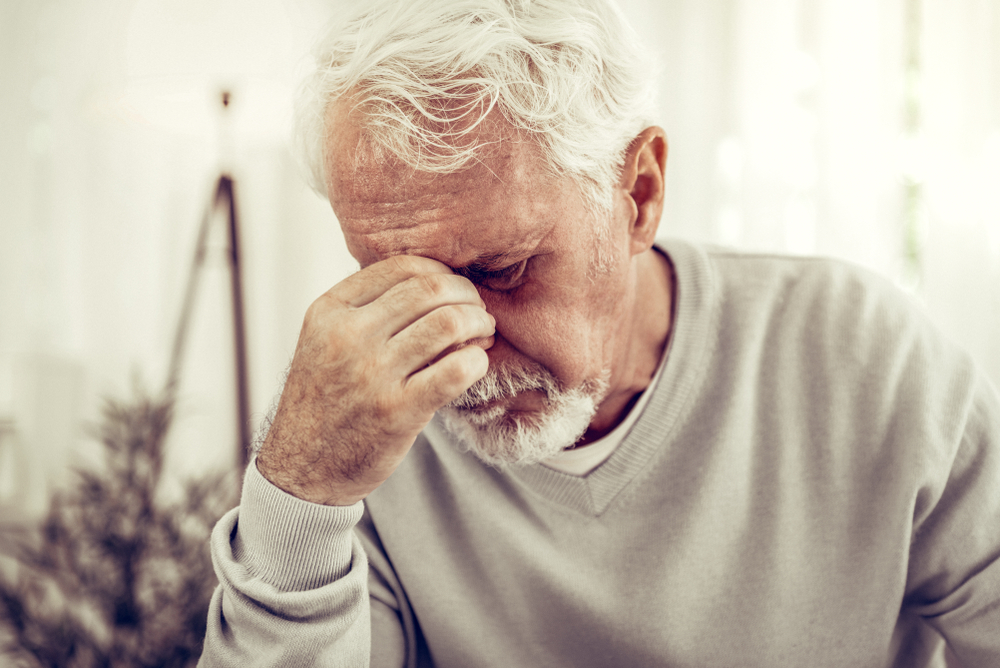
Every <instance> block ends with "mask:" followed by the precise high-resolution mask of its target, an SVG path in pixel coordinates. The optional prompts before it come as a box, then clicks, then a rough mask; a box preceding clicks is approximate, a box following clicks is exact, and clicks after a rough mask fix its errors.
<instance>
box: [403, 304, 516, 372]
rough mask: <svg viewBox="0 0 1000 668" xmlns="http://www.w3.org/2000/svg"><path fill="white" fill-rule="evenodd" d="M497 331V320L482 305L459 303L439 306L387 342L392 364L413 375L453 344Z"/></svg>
mask: <svg viewBox="0 0 1000 668" xmlns="http://www.w3.org/2000/svg"><path fill="white" fill-rule="evenodd" d="M495 333H496V320H494V319H493V316H491V315H490V314H489V313H487V312H486V311H485V310H483V309H482V308H481V307H479V306H470V305H468V304H455V305H450V306H443V307H441V308H438V309H435V310H433V311H431V312H430V313H428V314H427V315H425V316H424V317H422V318H420V319H419V320H417V321H416V322H414V323H413V324H411V325H410V326H408V327H407V328H405V329H404V330H402V331H401V332H399V333H398V334H396V335H395V336H393V337H392V338H391V339H389V341H388V343H387V344H386V348H387V352H388V353H389V354H390V355H392V356H393V358H394V362H392V363H391V364H392V365H393V366H394V367H395V368H397V369H398V370H400V371H401V372H402V373H404V374H406V375H409V374H411V373H413V372H414V371H418V370H420V369H421V368H423V367H425V366H427V365H428V364H430V363H431V362H433V361H434V359H435V358H437V357H438V356H439V355H441V353H443V352H444V351H445V350H447V349H448V348H451V347H455V346H457V345H459V344H462V343H465V342H466V341H469V340H472V339H486V338H488V337H492V336H493V335H494V334H495Z"/></svg>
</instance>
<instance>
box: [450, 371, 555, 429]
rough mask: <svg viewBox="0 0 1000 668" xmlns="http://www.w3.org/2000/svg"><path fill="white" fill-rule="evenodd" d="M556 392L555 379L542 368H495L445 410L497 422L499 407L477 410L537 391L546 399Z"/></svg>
mask: <svg viewBox="0 0 1000 668" xmlns="http://www.w3.org/2000/svg"><path fill="white" fill-rule="evenodd" d="M559 389H560V388H559V383H558V382H557V381H556V379H555V376H553V375H552V374H551V373H550V372H549V371H548V369H546V368H545V367H543V366H542V365H541V364H535V363H532V364H529V365H526V366H518V367H511V366H498V367H496V368H491V369H490V370H489V371H487V372H486V375H485V376H483V377H482V378H480V379H479V380H477V381H476V382H475V383H473V384H472V386H471V387H469V389H467V390H466V391H465V392H463V393H462V394H461V395H459V396H458V397H457V398H456V399H455V400H453V401H452V402H451V403H449V404H448V406H449V407H451V408H456V409H459V410H466V411H476V412H477V413H478V414H481V416H482V417H483V418H485V417H486V416H487V415H492V417H493V418H496V417H499V416H500V415H501V414H502V413H503V411H504V409H503V408H502V407H500V406H494V407H492V408H488V409H485V410H477V409H483V408H484V407H485V406H486V405H487V404H490V403H492V402H494V401H497V400H499V399H509V398H512V397H515V396H517V395H518V394H521V393H522V392H528V391H533V390H539V391H541V392H544V393H545V396H546V397H551V396H552V395H553V394H556V393H558V392H559ZM494 414H495V415H494Z"/></svg>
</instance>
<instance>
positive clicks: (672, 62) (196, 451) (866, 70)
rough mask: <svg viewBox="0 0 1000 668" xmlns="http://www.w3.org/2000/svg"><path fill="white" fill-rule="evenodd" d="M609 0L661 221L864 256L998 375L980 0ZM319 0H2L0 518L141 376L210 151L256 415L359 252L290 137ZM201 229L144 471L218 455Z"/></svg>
mask: <svg viewBox="0 0 1000 668" xmlns="http://www.w3.org/2000/svg"><path fill="white" fill-rule="evenodd" d="M622 4H623V7H624V9H625V11H626V13H627V14H628V15H629V16H630V17H631V19H632V21H633V24H634V25H635V27H636V28H637V30H638V31H639V32H640V34H641V36H642V37H643V38H644V39H645V40H646V41H647V43H648V45H649V47H650V48H652V49H654V50H655V51H656V52H657V53H658V54H659V56H660V58H659V61H660V63H661V65H662V69H661V71H660V79H661V91H660V99H661V102H660V110H661V118H660V121H661V124H662V125H663V127H664V128H666V130H667V134H668V136H669V138H670V157H669V162H668V189H669V194H668V201H667V208H666V214H665V219H664V221H663V223H662V225H661V234H662V235H663V236H680V237H684V238H688V239H693V240H700V241H711V242H715V243H720V244H725V245H730V246H736V247H740V248H746V249H753V250H764V251H776V252H787V253H796V254H810V255H812V254H819V255H828V256H836V257H840V258H844V259H847V260H849V261H852V262H855V263H859V264H862V265H865V266H867V267H869V268H871V269H873V270H875V271H877V272H879V273H881V274H883V275H885V276H887V277H889V278H890V279H891V280H893V281H895V282H896V283H897V284H898V285H900V287H902V288H903V289H904V290H906V291H907V292H909V293H910V294H911V295H912V296H913V298H914V299H915V300H917V301H918V302H919V303H921V304H922V306H923V308H925V309H926V311H927V312H928V313H929V315H930V317H931V318H932V319H933V320H934V321H935V322H936V323H937V324H938V325H939V326H940V328H941V329H943V330H944V331H945V332H946V334H947V335H949V336H950V337H951V338H953V339H954V340H956V341H958V342H959V343H960V344H961V345H963V346H964V347H966V348H967V349H968V350H969V351H970V352H971V353H972V354H973V356H974V357H976V359H977V360H978V362H979V363H980V364H981V365H982V366H983V367H984V368H985V369H986V371H987V372H988V373H989V374H990V375H991V376H992V378H993V379H994V382H996V383H1000V343H998V342H1000V3H998V2H997V1H996V0H623V2H622ZM334 11H336V4H335V3H332V2H326V1H321V0H283V1H282V2H275V1H274V0H268V1H265V0H0V83H2V85H0V515H5V516H6V517H11V516H15V515H16V516H25V517H30V516H32V515H36V514H38V513H41V512H42V511H43V510H44V508H45V506H46V503H47V498H48V494H49V490H50V489H51V486H53V485H58V484H60V482H61V481H64V480H65V478H66V475H67V474H66V471H67V465H69V464H75V463H79V462H81V461H87V458H88V457H89V456H91V455H92V450H93V445H92V440H93V439H92V437H91V436H90V435H88V431H87V425H88V424H92V423H93V422H94V420H96V419H97V416H98V408H99V405H100V398H101V397H102V396H105V395H108V394H112V395H122V394H127V393H128V392H129V390H130V387H131V385H132V379H133V377H134V376H136V375H138V376H139V377H141V378H142V380H143V382H144V383H145V385H146V386H147V387H149V388H150V389H154V390H155V389H158V388H159V387H161V386H162V384H163V383H164V381H165V378H166V375H167V373H168V363H169V357H170V350H171V346H172V344H173V336H174V329H175V327H176V323H177V319H178V317H179V313H180V310H181V305H182V301H183V294H184V286H185V281H186V280H187V275H188V271H189V268H190V265H191V260H192V255H193V253H194V248H195V243H196V237H197V231H198V224H199V220H200V218H201V216H202V213H203V211H204V209H205V207H206V204H207V203H208V201H209V199H210V197H211V196H212V192H213V190H212V189H213V188H214V184H215V180H216V178H217V176H218V175H219V173H220V169H223V168H224V169H227V170H229V171H230V172H231V173H232V174H233V176H234V178H235V180H236V197H237V205H238V209H239V214H240V222H241V226H242V227H241V235H242V238H241V243H242V250H243V281H244V290H245V299H246V320H247V330H246V334H247V345H248V360H249V369H248V377H249V388H250V394H249V405H250V415H251V419H252V421H253V423H254V425H256V423H257V422H258V421H259V420H260V418H261V417H262V416H263V414H264V413H265V411H266V410H267V408H268V406H269V404H270V403H271V401H272V398H273V396H274V394H275V392H276V391H277V389H278V385H279V383H280V381H281V377H282V374H283V371H284V369H285V367H286V366H287V363H288V361H289V360H290V357H291V354H292V352H293V350H294V346H295V342H296V337H297V334H298V329H299V326H300V324H301V319H302V316H303V314H304V311H305V309H306V307H307V306H308V305H309V303H310V302H311V301H312V300H313V299H315V298H316V297H317V296H318V295H320V294H321V293H322V292H324V291H325V290H326V289H328V288H329V287H330V286H332V285H333V284H334V283H336V282H337V281H339V280H340V279H341V278H343V277H344V276H346V275H347V274H349V273H351V272H353V271H354V270H355V269H356V268H357V265H356V264H355V262H354V261H353V260H352V259H351V258H350V256H349V255H348V254H347V252H346V250H345V249H344V247H343V241H342V238H341V236H340V232H339V229H338V227H337V223H336V220H335V219H334V217H333V214H332V212H331V211H330V209H329V205H328V204H327V203H326V202H325V201H323V200H322V199H321V198H319V197H318V196H317V195H315V194H314V193H313V192H311V191H310V190H309V189H308V188H307V187H306V186H305V185H304V184H303V181H302V179H301V177H300V175H299V172H298V170H297V167H296V165H295V162H294V160H293V158H292V155H291V153H290V150H289V142H288V129H289V125H290V120H291V99H292V95H293V91H294V87H295V84H296V82H297V80H298V78H299V77H300V76H301V74H302V73H303V71H304V67H305V64H306V62H305V60H304V58H303V55H304V53H305V52H306V51H307V49H308V46H309V45H310V43H311V41H312V39H313V37H314V35H315V33H316V31H317V30H318V29H319V27H320V26H321V25H322V23H323V22H324V21H325V20H327V19H328V18H329V17H330V16H331V15H332V13H333V12H334ZM223 88H226V89H228V90H231V91H232V103H231V105H230V112H229V116H230V123H229V130H228V132H221V131H220V126H221V121H220V116H221V114H220V108H221V105H220V104H219V92H220V90H221V89H223ZM217 222H219V223H221V221H217ZM225 249H226V238H225V226H224V225H222V224H216V225H214V226H213V228H212V233H211V234H210V236H209V239H208V254H207V256H206V265H205V271H204V273H203V275H202V282H201V284H200V288H199V292H198V294H197V300H196V302H195V303H194V308H193V312H192V319H191V330H190V339H189V343H188V348H187V353H186V357H185V360H184V367H183V370H182V376H181V384H180V387H179V393H178V405H177V417H176V420H175V422H174V425H173V427H172V430H171V431H170V433H169V437H168V441H167V450H166V461H165V463H164V467H165V471H166V474H167V477H168V479H180V478H182V477H185V476H190V475H194V474H201V473H203V472H206V471H212V470H219V469H225V468H230V467H233V466H235V465H236V462H237V461H238V458H237V432H236V428H235V425H236V419H235V412H234V411H235V400H234V391H235V381H234V377H235V374H234V363H233V351H232V334H231V331H232V315H231V306H230V301H229V300H230V293H229V289H230V288H229V275H228V273H227V272H228V269H227V260H226V256H225ZM88 453H90V454H88ZM176 489H178V490H179V489H180V487H179V486H178V487H177V488H176Z"/></svg>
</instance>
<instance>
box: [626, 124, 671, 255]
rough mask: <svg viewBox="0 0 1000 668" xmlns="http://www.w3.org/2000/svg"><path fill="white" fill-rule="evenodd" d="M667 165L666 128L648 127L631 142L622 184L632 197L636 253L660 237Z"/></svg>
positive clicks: (633, 250) (633, 235)
mask: <svg viewBox="0 0 1000 668" xmlns="http://www.w3.org/2000/svg"><path fill="white" fill-rule="evenodd" d="M666 166H667V135H666V133H665V132H664V131H663V128H660V127H657V126H651V127H648V128H646V129H645V130H643V131H642V132H641V133H639V136H638V137H636V138H635V140H633V142H632V144H631V146H629V150H628V153H627V154H626V156H625V165H624V169H623V170H622V183H621V186H622V189H623V190H624V191H625V192H626V193H627V195H628V199H629V200H630V201H629V204H630V209H631V220H630V225H629V234H630V236H631V251H632V254H633V255H637V254H639V253H642V252H644V251H646V250H648V249H649V248H650V247H652V245H653V241H654V240H655V239H656V230H657V228H658V227H659V225H660V216H661V215H662V213H663V199H664V176H665V174H666Z"/></svg>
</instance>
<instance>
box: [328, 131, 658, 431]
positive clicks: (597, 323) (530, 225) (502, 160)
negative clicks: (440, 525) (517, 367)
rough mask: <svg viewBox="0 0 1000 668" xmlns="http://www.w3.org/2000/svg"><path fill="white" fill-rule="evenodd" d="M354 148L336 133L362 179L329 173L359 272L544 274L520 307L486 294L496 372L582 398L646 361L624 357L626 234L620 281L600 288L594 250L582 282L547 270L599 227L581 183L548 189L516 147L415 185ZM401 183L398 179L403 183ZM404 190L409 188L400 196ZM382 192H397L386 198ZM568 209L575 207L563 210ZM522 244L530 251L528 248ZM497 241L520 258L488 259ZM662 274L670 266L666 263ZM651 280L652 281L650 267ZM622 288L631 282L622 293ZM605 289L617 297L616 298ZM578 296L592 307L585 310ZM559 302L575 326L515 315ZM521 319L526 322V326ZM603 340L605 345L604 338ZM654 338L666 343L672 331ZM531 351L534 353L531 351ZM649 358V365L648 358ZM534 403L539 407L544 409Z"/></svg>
mask: <svg viewBox="0 0 1000 668" xmlns="http://www.w3.org/2000/svg"><path fill="white" fill-rule="evenodd" d="M341 120H342V121H343V120H344V119H341ZM333 127H334V128H338V129H340V130H343V129H345V128H349V127H350V125H349V123H342V124H340V125H339V126H338V125H336V124H334V125H333ZM353 132H356V133H357V132H359V129H358V128H357V127H356V126H355V129H354V130H353ZM349 136H350V131H349V132H348V133H347V135H346V136H345V135H344V134H343V133H341V136H340V137H339V138H338V139H336V140H335V141H337V142H338V146H339V149H340V151H341V152H340V155H341V156H343V155H344V152H346V153H347V155H348V156H349V157H348V158H347V159H342V160H341V161H340V162H339V164H340V165H345V164H346V165H354V166H355V167H356V169H354V170H352V169H348V170H343V169H340V170H339V171H338V170H337V168H336V166H337V164H338V163H337V162H336V161H334V160H331V161H330V164H331V172H330V180H331V188H330V192H331V203H332V204H333V206H334V210H335V212H336V213H337V215H338V219H339V220H340V221H341V225H342V227H343V229H344V234H345V239H346V240H347V242H348V247H349V249H350V250H351V252H352V254H354V256H355V257H356V258H357V259H358V260H359V262H360V263H361V264H362V266H368V265H370V264H371V263H373V262H376V261H378V260H380V259H384V258H385V257H389V256H392V255H395V254H404V253H406V254H417V255H425V256H426V257H430V258H432V259H435V260H438V261H441V262H443V263H445V264H447V265H449V266H451V267H455V268H458V269H459V273H461V271H460V270H461V268H462V267H466V266H469V265H470V264H473V263H476V262H477V261H481V258H483V257H486V256H489V255H496V256H503V255H507V256H508V257H510V256H511V255H512V256H513V257H512V258H511V259H518V260H519V259H524V258H525V257H530V256H533V255H534V256H535V257H538V258H539V259H540V260H541V261H540V262H538V263H537V265H538V266H533V267H532V271H531V272H530V274H531V275H530V276H529V277H528V282H529V285H526V286H524V287H525V288H526V289H524V290H523V291H519V292H518V294H517V295H516V296H511V295H507V294H502V293H494V292H492V291H489V290H486V291H485V292H484V291H483V289H482V288H481V289H480V292H481V294H482V296H483V298H484V300H485V301H486V302H487V305H488V307H487V309H488V310H489V311H490V312H494V310H499V311H500V313H497V314H495V315H498V317H497V328H496V329H497V335H496V341H497V343H496V344H494V347H493V348H491V349H490V350H489V351H488V355H489V357H490V361H491V366H492V365H493V364H494V363H498V364H499V363H508V362H510V363H516V360H524V361H525V362H527V361H541V363H542V364H543V365H545V366H546V368H549V369H551V371H552V372H553V373H554V375H555V377H556V378H557V379H558V382H559V384H560V385H562V386H565V387H580V386H581V385H582V384H583V383H585V382H588V381H592V380H594V379H597V378H600V377H602V376H603V375H607V376H609V377H610V379H611V381H612V384H620V383H621V381H622V380H623V379H622V378H621V373H622V372H621V371H618V374H617V375H616V373H615V371H616V369H615V366H616V364H615V363H614V362H613V361H612V360H614V359H615V358H616V357H622V351H623V350H625V351H626V354H625V358H626V359H627V360H628V362H629V363H631V364H634V363H639V362H637V360H638V359H640V358H642V357H643V355H632V354H629V352H628V349H629V347H630V344H629V343H628V339H629V338H630V332H629V329H630V328H628V327H623V326H622V325H623V324H625V323H629V322H631V321H633V320H635V319H636V318H637V315H636V314H635V313H634V312H632V313H630V312H628V311H625V310H623V306H624V305H629V306H630V307H631V305H632V304H633V303H634V300H635V285H634V283H635V275H634V274H633V272H634V271H635V268H634V267H633V268H629V269H628V271H627V274H622V270H623V269H624V268H625V267H627V266H629V265H630V264H631V262H630V258H631V257H632V256H631V255H630V252H631V251H626V249H627V248H628V247H629V244H630V238H629V234H630V230H629V229H626V228H625V227H622V226H620V225H619V226H618V227H617V228H616V230H615V233H614V236H613V237H611V238H609V239H608V241H609V242H610V243H611V246H612V247H613V249H612V250H611V256H612V258H613V261H614V262H615V263H616V264H617V266H618V268H617V269H616V270H615V271H616V273H615V274H613V275H612V274H610V273H609V274H605V273H597V274H596V276H595V272H593V271H592V264H593V263H592V261H591V256H592V253H593V244H587V243H582V244H581V243H576V246H575V248H576V250H575V251H573V252H574V253H575V254H577V255H579V253H580V252H581V251H585V255H586V258H578V259H577V260H576V262H577V265H576V266H577V269H576V270H575V272H576V274H575V275H574V274H573V273H572V272H567V271H562V272H560V271H558V270H557V269H556V267H557V266H558V265H559V262H560V261H561V260H558V259H556V260H551V258H552V257H553V255H554V256H555V257H556V258H559V257H562V256H565V253H566V251H565V249H566V248H567V244H568V243H572V242H570V238H572V237H573V236H575V237H577V238H580V235H579V234H575V235H574V234H573V233H572V232H570V231H569V229H567V227H566V226H567V223H570V227H574V226H576V225H578V224H579V223H575V222H572V221H580V220H588V221H592V220H593V218H592V212H591V211H590V209H589V207H588V206H587V205H586V204H585V202H584V201H583V198H582V197H581V196H580V193H579V189H578V188H577V186H576V184H575V183H574V182H572V181H569V180H568V179H565V178H564V179H553V178H551V177H550V176H548V175H547V174H546V173H545V171H544V170H543V169H540V168H539V165H541V164H543V162H544V161H543V160H542V159H541V157H540V153H539V151H538V149H537V147H536V146H534V145H532V144H530V143H519V144H516V145H512V146H510V145H509V148H508V149H507V150H496V151H495V152H494V155H492V156H490V157H491V158H493V160H491V162H492V163H493V165H494V167H495V168H491V169H484V167H483V165H481V164H478V165H477V164H475V163H474V164H472V165H471V166H470V167H468V168H466V169H464V170H462V171H461V172H458V173H456V174H450V175H441V174H414V173H413V171H412V169H411V168H409V167H408V166H403V165H402V164H400V163H399V162H398V161H395V162H394V161H392V160H391V159H390V160H389V161H387V162H383V163H381V164H378V165H374V164H373V162H374V161H372V160H369V159H360V160H359V159H357V153H358V151H362V152H363V150H364V149H363V145H364V143H365V142H363V141H361V142H359V141H357V140H351V139H349V138H348V137H349ZM336 153H337V151H333V150H331V151H330V153H329V155H330V156H331V157H332V156H333V155H335V154H336ZM527 156H531V157H530V158H528V157H527ZM481 162H484V161H481ZM375 167H377V169H372V171H371V173H364V174H359V173H358V172H368V170H369V169H370V168H375ZM397 175H402V178H398V177H397ZM354 178H358V179H359V181H360V182H361V183H363V184H364V186H365V187H364V189H359V188H358V187H356V182H353V179H354ZM401 182H402V183H403V184H404V185H400V184H401ZM378 184H382V186H383V187H387V188H388V189H389V190H391V191H392V192H390V193H386V192H385V191H383V190H380V189H379V188H378ZM373 187H374V188H375V191H376V192H374V193H371V195H372V197H371V198H370V199H367V198H365V197H362V198H360V199H355V198H353V197H352V195H356V194H357V193H359V191H364V192H365V194H367V190H368V189H370V188H373ZM410 191H414V192H419V193H420V194H419V195H418V196H416V197H414V198H413V199H412V200H410V201H409V202H404V201H401V197H402V196H403V194H405V193H406V192H410ZM348 193H349V195H348V196H347V197H344V195H345V194H348ZM648 194H649V193H648V188H647V187H646V185H644V184H638V187H637V196H639V197H646V196H648ZM387 200H390V201H391V202H392V205H391V206H387V205H386V204H385V203H386V201H387ZM570 202H572V203H573V204H568V203H570ZM567 207H571V209H567V211H566V212H565V213H564V214H556V215H554V213H555V211H558V210H559V209H562V208H567ZM572 207H575V208H572ZM570 210H572V213H570ZM617 211H618V212H619V216H622V215H624V216H628V217H633V218H634V213H635V207H634V205H633V206H631V209H630V208H629V207H624V208H623V207H622V206H621V205H619V206H618V207H617ZM588 225H589V226H590V229H594V222H588ZM567 235H569V236H567ZM586 236H587V237H591V235H586ZM525 237H528V239H527V240H525ZM490 239H495V240H496V242H499V243H501V244H503V245H508V246H509V245H511V243H512V242H514V243H515V244H516V243H517V242H516V241H515V240H519V241H521V243H522V244H523V246H522V247H521V248H518V249H516V250H518V251H522V252H523V254H522V252H515V253H511V252H510V251H500V250H497V249H496V248H490V244H491V243H496V242H491V241H490ZM501 239H502V241H500V240H501ZM650 242H651V238H650ZM518 245H519V244H518ZM536 254H537V255H536ZM580 260H584V261H583V262H580ZM563 262H564V261H563ZM654 262H655V261H654ZM647 264H648V263H647ZM660 264H666V263H665V261H662V258H661V262H660ZM550 265H551V266H550ZM581 265H582V266H581ZM644 269H645V270H647V271H648V269H649V267H648V266H647V267H645V268H644ZM659 271H660V272H663V273H665V271H666V270H665V268H663V267H662V266H661V267H660V269H659ZM536 275H540V276H544V279H543V281H542V282H539V281H538V280H537V279H535V276H536ZM626 276H629V279H628V280H627V281H624V282H623V279H624V278H625V277H626ZM581 281H582V284H581ZM609 281H612V282H613V283H614V284H616V285H615V286H614V287H612V284H610V283H609ZM667 282H668V279H663V280H662V281H660V282H659V283H657V284H656V285H657V287H661V288H662V284H666V283H667ZM519 290H520V289H519ZM581 292H582V293H585V294H586V295H589V296H588V297H587V298H581V297H580V296H579V293H581ZM556 294H564V295H566V296H565V297H563V298H560V299H561V301H565V302H569V303H574V304H576V306H574V308H575V309H576V310H575V311H573V315H572V317H571V318H567V317H566V316H567V312H566V311H565V308H563V309H560V308H554V309H553V308H541V307H539V308H533V309H529V310H530V313H525V309H524V308H522V307H521V306H520V304H530V303H531V300H532V299H533V298H535V297H540V298H544V297H548V298H549V299H551V298H552V296H553V295H556ZM614 295H619V296H621V295H624V296H625V298H624V299H615V298H614V297H613V296H614ZM518 300H520V301H518ZM633 308H634V307H633ZM526 318H530V324H529V322H528V320H526ZM664 329H665V327H664ZM533 332H540V333H544V338H545V339H547V340H546V341H545V342H544V344H543V345H544V347H545V350H546V352H544V354H543V360H544V361H543V360H537V359H534V357H533V356H535V355H537V353H535V352H532V350H533V349H534V348H536V347H537V345H539V343H540V342H539V343H534V342H531V341H532V339H533V338H538V337H533V336H532V333H533ZM597 332H601V334H600V335H597ZM540 336H542V335H540ZM657 336H660V337H665V331H661V332H660V333H659V334H658V335H657ZM643 339H645V337H643ZM661 341H662V338H661ZM525 343H528V346H527V347H525ZM656 347H659V346H656ZM661 350H662V349H661ZM555 351H558V353H557V352H555ZM644 355H647V356H648V353H644ZM544 358H551V359H544ZM574 358H575V359H574ZM652 359H653V361H652V363H650V362H649V361H648V360H645V359H643V360H642V362H641V363H642V364H646V365H648V366H649V368H648V369H644V370H643V371H642V372H641V373H639V374H637V377H640V378H643V379H644V382H642V384H641V387H638V388H637V389H638V390H641V389H643V388H644V387H645V384H646V383H648V378H649V377H651V375H652V369H654V368H655V363H656V362H657V361H658V357H653V358H652ZM598 360H603V361H602V362H598ZM584 369H588V370H584ZM625 373H626V374H628V373H630V372H627V371H626V372H625ZM612 389H613V390H615V391H618V392H619V393H620V392H621V391H622V388H620V387H613V388H612ZM626 393H628V396H626V397H624V398H623V399H622V400H620V406H621V408H622V409H624V407H625V406H626V405H627V404H628V403H629V402H630V401H631V400H632V398H633V393H631V391H626ZM529 403H531V405H532V406H538V405H539V404H538V402H537V401H534V402H529ZM518 410H519V409H518ZM616 420H617V416H612V417H611V418H603V419H602V420H601V421H600V422H601V423H603V424H613V423H615V422H616Z"/></svg>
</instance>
